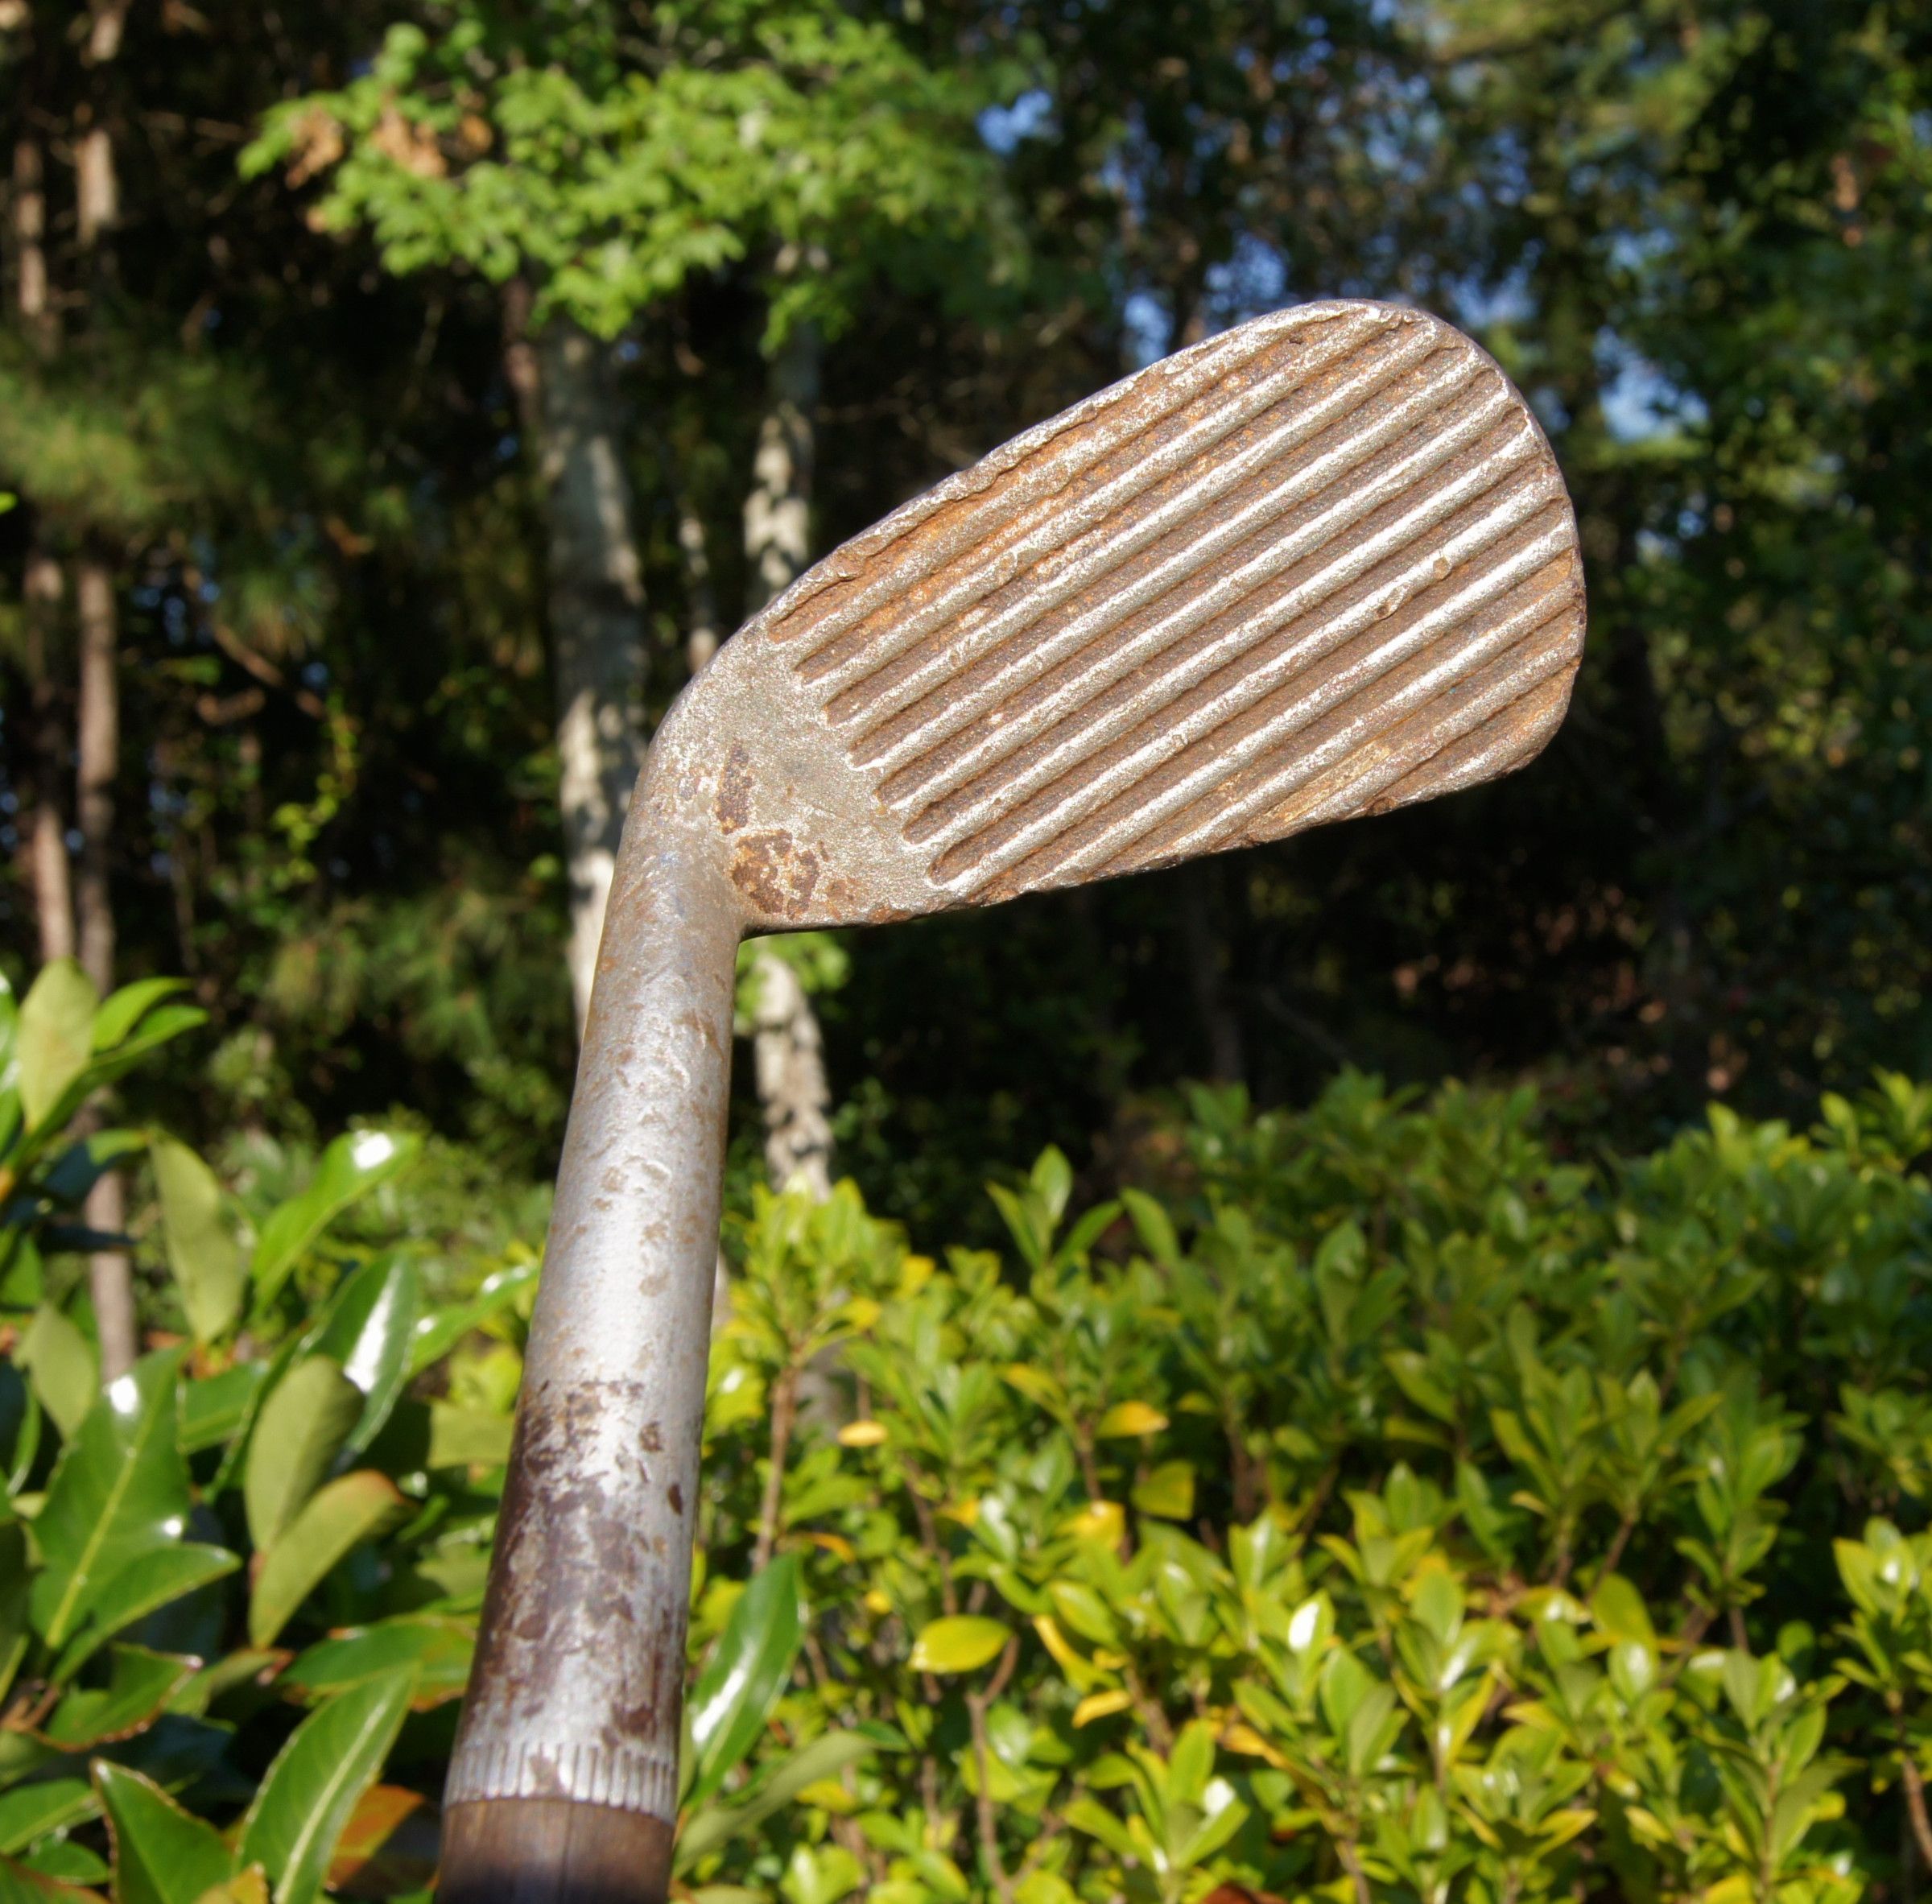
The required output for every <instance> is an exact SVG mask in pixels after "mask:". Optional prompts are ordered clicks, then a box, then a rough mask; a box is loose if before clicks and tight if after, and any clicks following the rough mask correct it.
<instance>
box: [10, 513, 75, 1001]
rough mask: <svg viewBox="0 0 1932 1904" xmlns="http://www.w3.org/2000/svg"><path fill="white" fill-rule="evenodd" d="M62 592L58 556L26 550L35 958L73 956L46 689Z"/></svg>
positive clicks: (63, 817) (57, 767) (56, 737)
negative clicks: (37, 945) (37, 947)
mask: <svg viewBox="0 0 1932 1904" xmlns="http://www.w3.org/2000/svg"><path fill="white" fill-rule="evenodd" d="M66 592H67V584H66V580H65V578H64V576H63V575H62V574H61V572H60V564H59V563H58V562H56V561H55V560H54V559H53V557H52V556H49V555H48V554H47V552H46V551H45V550H43V549H38V548H36V549H35V550H33V551H31V552H30V553H29V555H28V556H27V573H26V576H25V578H24V581H23V589H22V593H23V596H24V597H25V601H26V608H27V640H26V649H27V692H28V695H29V697H30V704H31V708H32V731H31V737H30V740H29V748H30V751H31V755H32V758H33V783H32V786H31V789H30V791H29V809H28V814H27V822H26V824H25V826H24V828H23V829H22V830H23V832H24V834H25V836H26V840H27V879H28V884H29V886H30V888H31V891H32V893H33V895H34V917H35V922H36V923H37V924H38V926H39V937H40V963H41V964H43V965H47V964H52V962H53V961H54V960H56V959H71V958H72V956H74V891H73V881H72V876H71V874H70V872H69V869H68V861H67V812H66V803H65V802H64V800H63V799H61V797H60V776H61V774H63V772H64V771H65V769H66V765H67V736H66V734H65V733H64V731H63V729H62V725H61V721H60V700H59V697H58V696H56V693H55V692H54V682H53V667H52V655H53V652H54V646H55V627H56V622H57V621H58V619H59V615H60V601H61V597H63V596H64V594H65V593H66Z"/></svg>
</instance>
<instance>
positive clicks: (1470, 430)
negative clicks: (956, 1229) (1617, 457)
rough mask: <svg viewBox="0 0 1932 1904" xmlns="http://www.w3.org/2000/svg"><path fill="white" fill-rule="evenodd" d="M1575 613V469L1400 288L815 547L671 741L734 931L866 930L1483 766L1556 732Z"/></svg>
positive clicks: (1155, 857) (1304, 316)
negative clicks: (721, 839)
mask: <svg viewBox="0 0 1932 1904" xmlns="http://www.w3.org/2000/svg"><path fill="white" fill-rule="evenodd" d="M1582 645H1583V570H1582V564H1581V560H1580V559H1579V554H1578V551H1577V546H1576V528H1575V519H1574V518H1573V516H1572V514H1571V509H1570V505H1569V502H1568V498H1567V496H1566V494H1565V493H1564V489H1563V480H1562V477H1560V475H1559V474H1558V471H1557V469H1556V465H1555V462H1554V458H1553V457H1552V456H1551V454H1550V448H1549V445H1548V444H1547V443H1546V441H1545V440H1544V437H1543V434H1542V431H1541V430H1540V429H1539V428H1538V425H1537V423H1536V421H1535V419H1534V417H1533V416H1532V415H1530V411H1529V410H1528V408H1527V407H1526V406H1525V403H1524V402H1523V400H1522V399H1521V396H1519V395H1518V394H1517V392H1516V390H1514V389H1513V387H1512V386H1510V384H1509V381H1508V380H1507V379H1506V378H1505V377H1504V375H1503V374H1502V372H1501V370H1498V369H1497V368H1496V366H1495V364H1494V363H1493V362H1492V361H1491V360H1490V359H1489V358H1488V357H1486V356H1485V355H1484V353H1482V352H1481V351H1480V350H1479V349H1476V346H1475V345H1472V343H1470V342H1469V341H1468V339H1467V338H1465V337H1463V336H1462V335H1461V334H1460V333H1459V332H1456V331H1455V330H1453V329H1451V328H1450V327H1449V326H1448V325H1447V324H1443V323H1441V322H1440V321H1439V320H1437V319H1435V318H1432V317H1429V316H1425V315H1423V314H1422V313H1420V312H1414V311H1408V310H1402V309H1398V308H1395V307H1393V306H1388V305H1380V304H1314V305H1307V306H1303V307H1301V308H1298V309H1295V310H1292V311H1286V312H1278V313H1277V314H1275V315H1274V316H1267V317H1261V318H1257V319H1255V320H1253V321H1252V322H1251V323H1249V324H1243V325H1242V326H1241V327H1240V328H1238V329H1236V330H1233V331H1231V332H1227V333H1226V334H1224V336H1221V337H1216V338H1214V339H1212V340H1211V341H1208V342H1207V343H1204V344H1202V345H1197V346H1195V348H1194V349H1190V350H1187V351H1183V352H1182V353H1180V354H1179V355H1178V356H1175V357H1170V358H1167V359H1166V360H1165V361H1162V362H1160V363H1158V364H1155V365H1154V366H1150V368H1149V369H1147V370H1144V371H1142V372H1141V373H1140V374H1138V375H1137V376H1135V377H1132V378H1128V379H1127V380H1126V381H1125V382H1122V383H1119V384H1117V385H1115V386H1113V388H1112V389H1111V390H1104V391H1102V392H1101V393H1100V394H1099V395H1098V396H1096V397H1094V398H1092V399H1089V400H1088V402H1086V403H1082V404H1080V405H1078V406H1077V407H1075V408H1074V409H1072V410H1070V411H1067V412H1066V413H1065V414H1064V415H1062V416H1059V417H1058V418H1055V419H1054V420H1053V421H1052V422H1051V423H1044V424H1042V425H1041V426H1039V427H1038V428H1036V429H1034V430H1030V431H1028V432H1026V434H1025V435H1024V436H1019V437H1016V438H1015V439H1014V440H1013V441H1012V442H1011V443H1009V444H1006V445H1005V447H1004V448H1001V449H998V450H996V451H995V452H993V454H992V455H991V456H988V457H986V458H985V460H984V461H982V462H980V463H979V464H977V465H975V466H974V467H973V468H972V469H968V470H967V471H965V472H964V473H962V474H960V475H959V476H956V477H952V479H951V480H950V481H947V482H944V483H943V484H941V485H939V487H938V488H936V489H933V490H931V492H929V493H928V494H926V495H924V496H922V497H920V498H918V499H917V500H915V501H914V502H910V503H908V504H906V506H904V507H903V508H902V509H899V510H895V511H894V513H893V514H891V515H890V516H888V517H887V518H886V519H885V520H884V521H883V522H881V523H879V524H878V525H877V527H875V528H873V529H872V530H869V531H867V532H866V533H865V535H861V536H858V537H857V538H855V539H853V540H852V541H851V542H848V543H846V544H845V545H844V547H841V548H840V549H838V550H836V551H834V552H833V553H832V555H831V556H828V557H827V558H826V559H825V560H824V561H823V562H821V563H819V564H818V565H817V566H816V567H815V568H812V569H811V570H810V571H809V572H807V574H805V575H804V576H801V577H800V578H799V580H798V581H797V582H796V583H795V584H793V586H792V587H791V589H788V590H786V593H784V594H782V596H780V597H778V599H777V600H776V601H774V602H773V603H772V604H771V605H770V607H769V608H768V609H766V610H765V612H764V613H762V614H761V615H759V616H758V617H757V618H756V619H755V620H753V622H749V624H747V626H745V629H744V630H742V631H741V633H740V634H738V635H737V637H736V638H734V639H733V641H731V642H729V643H728V644H727V646H725V648H724V649H723V650H721V651H720V654H719V655H718V657H717V659H716V660H715V661H714V662H713V663H712V665H711V667H709V668H708V669H707V670H706V671H705V672H704V675H702V676H700V679H698V680H697V681H696V683H694V684H693V685H692V687H691V689H690V691H689V692H687V694H686V696H684V697H683V700H680V701H679V704H678V705H677V707H676V708H675V709H674V710H673V711H672V713H671V716H670V717H668V719H667V721H666V723H665V725H664V727H663V729H662V731H661V732H660V734H659V737H658V749H659V750H660V752H661V753H662V754H664V755H665V756H666V765H667V766H671V767H672V768H674V769H675V774H674V784H675V786H676V787H677V789H678V797H679V804H680V805H683V806H684V807H686V808H687V811H689V810H691V809H692V808H694V807H695V808H696V809H697V810H699V811H700V812H704V813H705V814H706V816H707V817H708V820H710V821H711V822H712V824H715V825H716V828H718V829H719V831H720V832H721V833H722V834H723V835H724V836H725V840H726V842H727V849H728V857H729V867H730V874H731V878H732V880H733V884H734V885H735V886H736V887H737V890H738V892H739V893H740V894H741V896H742V898H743V899H744V902H745V907H746V908H747V911H748V912H749V915H750V916H749V929H751V930H753V931H772V930H779V929H783V928H785V927H801V926H832V925H848V924H856V923H865V922H870V921H877V920H883V919H896V918H902V917H906V916H907V915H913V914H917V913H924V912H931V911H942V910H944V909H946V908H948V907H956V906H971V905H985V904H988V903H989V902H993V901H996V900H999V899H1005V898H1013V897H1014V896H1016V895H1017V894H1021V893H1025V892H1030V891H1034V890H1040V889H1042V888H1046V887H1051V886H1069V885H1074V884H1077V883H1079V882H1082V881H1085V880H1089V879H1100V878H1109V877H1111V876H1113V875H1114V874H1121V873H1128V872H1133V871H1137V870H1138V869H1142V868H1146V867H1152V866H1158V865H1169V864H1171V863H1173V862H1174V861H1179V860H1183V859H1187V858H1191V857H1194V856H1195V855H1197V854H1199V853H1213V852H1219V851H1221V850H1223V849H1226V848H1229V847H1234V846H1241V845H1250V844H1253V843H1254V842H1257V841H1260V840H1276V839H1281V838H1282V837H1284V836H1286V835H1288V834H1290V833H1294V832H1301V831H1302V829H1304V828H1308V827H1311V826H1317V825H1319V824H1323V822H1325V821H1328V820H1344V819H1347V818H1349V817H1351V816H1353V815H1356V814H1359V813H1371V812H1382V811H1385V810H1386V809H1387V808H1389V807H1397V806H1401V805H1404V804H1406V803H1409V802H1410V801H1414V800H1418V799H1427V798H1428V797H1429V796H1430V795H1434V794H1438V793H1443V792H1447V791H1450V790H1451V789H1453V788H1456V787H1467V786H1471V785H1473V784H1475V783H1477V782H1479V781H1482V780H1487V779H1492V778H1494V777H1495V776H1496V775H1497V774H1502V773H1505V772H1507V771H1509V770H1510V769H1511V768H1513V767H1516V766H1521V765H1522V764H1523V763H1524V762H1525V761H1527V760H1529V759H1530V758H1532V757H1533V756H1534V754H1537V753H1538V750H1540V749H1541V748H1542V745H1543V744H1544V742H1545V741H1547V740H1548V738H1549V737H1550V734H1551V733H1553V732H1554V730H1555V728H1556V726H1557V725H1558V722H1559V721H1561V720H1562V718H1563V712H1564V709H1565V708H1566V707H1567V704H1568V701H1569V696H1570V688H1571V682H1572V680H1573V679H1574V677H1575V671H1576V667H1577V663H1578V659H1579V656H1580V654H1581V651H1582ZM754 723H755V727H756V740H755V744H752V743H749V741H748V740H747V738H745V737H744V735H745V730H748V729H750V728H751V727H752V726H753V724H754Z"/></svg>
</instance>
